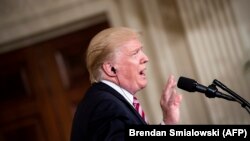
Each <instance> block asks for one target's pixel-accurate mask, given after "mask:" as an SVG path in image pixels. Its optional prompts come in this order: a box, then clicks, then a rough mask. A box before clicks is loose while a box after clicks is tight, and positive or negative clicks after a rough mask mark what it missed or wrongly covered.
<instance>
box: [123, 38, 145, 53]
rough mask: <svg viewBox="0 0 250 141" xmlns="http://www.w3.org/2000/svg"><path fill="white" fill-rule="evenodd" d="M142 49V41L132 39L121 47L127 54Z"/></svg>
mask: <svg viewBox="0 0 250 141" xmlns="http://www.w3.org/2000/svg"><path fill="white" fill-rule="evenodd" d="M140 48H142V43H141V41H140V40H138V39H131V40H129V41H126V42H124V44H123V45H122V46H121V47H120V50H121V51H126V52H132V51H135V50H137V49H140Z"/></svg>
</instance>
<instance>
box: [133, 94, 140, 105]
mask: <svg viewBox="0 0 250 141" xmlns="http://www.w3.org/2000/svg"><path fill="white" fill-rule="evenodd" d="M133 104H134V105H135V104H139V101H138V99H137V98H136V97H135V96H134V100H133Z"/></svg>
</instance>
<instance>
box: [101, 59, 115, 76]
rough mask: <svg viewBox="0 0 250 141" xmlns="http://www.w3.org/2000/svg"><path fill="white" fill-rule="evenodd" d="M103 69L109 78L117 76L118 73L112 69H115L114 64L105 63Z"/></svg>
mask: <svg viewBox="0 0 250 141" xmlns="http://www.w3.org/2000/svg"><path fill="white" fill-rule="evenodd" d="M102 68H103V71H104V72H105V74H106V75H107V76H110V77H114V76H116V73H115V72H114V71H113V69H112V68H114V67H113V65H112V64H110V63H108V62H107V63H106V62H105V63H103V65H102Z"/></svg>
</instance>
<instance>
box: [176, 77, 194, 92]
mask: <svg viewBox="0 0 250 141" xmlns="http://www.w3.org/2000/svg"><path fill="white" fill-rule="evenodd" d="M196 83H197V82H196V81H195V80H193V79H190V78H186V77H183V76H181V77H180V78H179V80H178V83H177V87H178V88H180V89H183V90H186V91H188V92H195V85H196Z"/></svg>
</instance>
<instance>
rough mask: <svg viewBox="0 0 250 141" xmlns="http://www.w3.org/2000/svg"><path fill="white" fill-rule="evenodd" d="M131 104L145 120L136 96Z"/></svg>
mask: <svg viewBox="0 0 250 141" xmlns="http://www.w3.org/2000/svg"><path fill="white" fill-rule="evenodd" d="M133 105H134V107H135V110H136V111H137V112H138V113H139V114H140V115H141V117H142V118H143V119H144V121H145V122H147V119H146V115H145V113H144V111H143V110H142V107H141V105H140V103H139V101H138V100H137V98H136V97H134V100H133Z"/></svg>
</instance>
